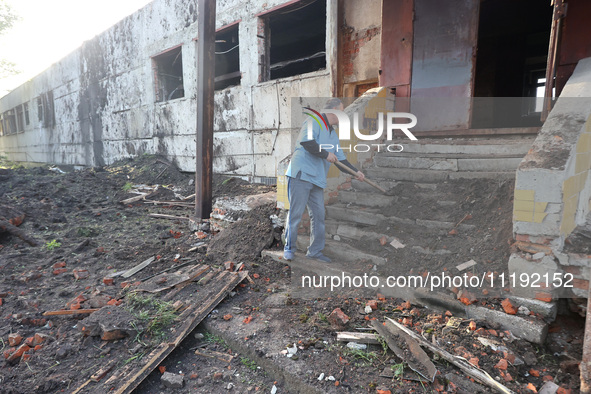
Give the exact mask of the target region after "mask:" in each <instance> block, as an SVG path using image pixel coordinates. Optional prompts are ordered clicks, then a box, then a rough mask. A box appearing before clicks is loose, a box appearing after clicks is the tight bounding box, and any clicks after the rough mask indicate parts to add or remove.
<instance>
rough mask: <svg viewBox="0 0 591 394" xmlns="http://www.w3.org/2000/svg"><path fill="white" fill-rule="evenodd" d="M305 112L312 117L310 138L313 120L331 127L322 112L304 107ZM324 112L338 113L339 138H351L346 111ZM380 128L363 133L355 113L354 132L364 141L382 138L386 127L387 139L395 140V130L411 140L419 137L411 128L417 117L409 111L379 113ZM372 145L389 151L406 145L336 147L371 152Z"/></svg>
mask: <svg viewBox="0 0 591 394" xmlns="http://www.w3.org/2000/svg"><path fill="white" fill-rule="evenodd" d="M303 112H304V114H306V115H308V116H309V117H310V118H312V121H310V122H308V139H313V138H314V137H313V131H312V128H313V122H316V123H317V124H318V126H320V128H323V127H325V128H326V129H327V130H328V129H329V126H328V124H327V123H326V120H325V119H324V117H322V115H321V114H320V112H318V111H316V110H314V109H312V108H310V107H304V111H303ZM322 112H324V113H325V114H334V115H336V117H337V119H338V121H339V140H341V141H346V140H351V120H350V119H349V115H347V114H346V113H345V112H344V111H340V110H338V109H324V110H323V111H322ZM384 119H385V123H386V125H385V127H384ZM404 119H408V120H410V122H407V123H397V122H399V121H401V120H404ZM377 122H378V128H377V130H376V132H375V133H373V134H363V133H361V131H360V130H359V114H358V113H357V112H355V113H353V122H352V123H353V133H354V134H355V136H356V137H357V138H358V139H359V140H362V141H376V140H379V139H381V138H382V135H383V134H384V128H385V129H386V141H392V140H393V132H394V130H400V131H402V132H403V133H404V134H405V135H406V137H408V139H410V140H411V141H416V140H417V137H415V136H414V135H413V133H412V132H411V131H410V130H409V129H411V128H413V127H414V126H416V124H417V117H416V116H415V115H413V114H411V113H408V112H387V113H382V112H380V113H378V117H377ZM372 147H375V148H377V151H378V152H380V151H381V150H382V149H385V150H386V151H388V152H402V150H403V149H404V147H403V146H402V145H400V144H377V143H374V144H367V143H361V144H355V145H353V144H349V145H348V146H347V145H343V144H341V146H340V147H339V146H337V147H336V149H338V150H342V151H348V152H351V151H355V152H369V151H370V150H371V148H372ZM334 148H335V146H333V145H332V144H320V150H321V151H322V150H323V149H324V150H326V149H334Z"/></svg>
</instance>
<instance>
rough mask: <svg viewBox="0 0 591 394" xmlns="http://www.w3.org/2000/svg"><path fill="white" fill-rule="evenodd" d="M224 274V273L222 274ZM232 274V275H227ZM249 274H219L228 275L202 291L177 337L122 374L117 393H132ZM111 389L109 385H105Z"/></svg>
mask: <svg viewBox="0 0 591 394" xmlns="http://www.w3.org/2000/svg"><path fill="white" fill-rule="evenodd" d="M222 274H224V275H223V276H222ZM226 274H230V275H226ZM247 275H248V272H247V271H244V272H240V273H229V272H227V271H224V272H222V273H220V275H219V276H221V277H226V278H225V279H226V281H225V283H224V282H223V281H213V282H212V285H210V286H209V289H210V291H209V292H206V293H205V292H202V293H201V297H200V298H202V300H199V302H197V303H196V304H195V305H194V306H193V308H192V312H191V313H190V315H189V316H188V317H187V318H186V319H185V320H184V323H183V325H182V326H181V327H179V329H178V330H177V331H176V333H177V334H176V339H175V340H174V341H172V342H168V343H161V344H160V345H159V346H158V347H157V348H156V349H154V350H153V351H152V352H151V353H150V355H149V356H148V357H146V360H147V361H146V363H145V364H144V365H143V366H142V367H141V368H140V369H139V370H137V371H135V372H131V374H132V376H128V375H126V376H121V377H120V378H119V382H120V383H121V385H120V386H119V387H117V388H116V390H114V392H115V393H117V394H126V393H131V392H132V391H133V390H134V389H135V388H136V387H137V386H138V385H139V384H140V383H141V382H142V381H143V380H144V379H145V378H146V377H147V376H148V375H149V374H150V373H151V372H152V371H153V370H154V369H155V368H156V367H157V366H158V365H159V364H160V363H161V362H162V361H163V360H164V359H165V358H166V357H168V355H169V354H170V353H172V351H173V350H174V349H175V348H176V347H177V346H178V345H179V344H180V343H181V342H182V341H183V340H184V339H185V338H186V337H187V335H188V334H189V333H190V332H191V331H193V330H194V329H195V327H197V325H198V324H199V323H201V321H202V320H203V319H205V317H206V316H207V315H208V314H209V313H210V312H211V311H212V310H213V309H214V308H215V307H216V306H217V305H218V304H219V303H220V302H221V301H222V300H223V299H224V298H225V297H226V295H227V294H228V293H229V292H230V291H231V290H232V289H233V288H234V287H236V285H238V283H240V282H241V281H242V280H243V279H244V278H245V277H246V276H247ZM103 389H106V390H109V389H110V388H109V387H103Z"/></svg>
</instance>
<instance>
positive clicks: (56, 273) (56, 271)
mask: <svg viewBox="0 0 591 394" xmlns="http://www.w3.org/2000/svg"><path fill="white" fill-rule="evenodd" d="M64 272H68V269H67V268H58V269H55V270H53V274H54V275H60V274H63V273H64Z"/></svg>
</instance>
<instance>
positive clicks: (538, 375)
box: [529, 368, 540, 378]
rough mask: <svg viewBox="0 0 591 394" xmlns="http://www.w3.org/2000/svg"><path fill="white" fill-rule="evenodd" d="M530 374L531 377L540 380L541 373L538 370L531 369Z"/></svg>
mask: <svg viewBox="0 0 591 394" xmlns="http://www.w3.org/2000/svg"><path fill="white" fill-rule="evenodd" d="M529 374H530V375H531V376H535V377H536V378H539V377H540V371H538V370H537V369H533V368H532V369H530V370H529Z"/></svg>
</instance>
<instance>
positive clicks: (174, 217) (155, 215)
mask: <svg viewBox="0 0 591 394" xmlns="http://www.w3.org/2000/svg"><path fill="white" fill-rule="evenodd" d="M149 216H152V217H153V218H159V219H170V220H189V218H188V217H185V216H172V215H165V214H162V213H151V214H150V215H149Z"/></svg>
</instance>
